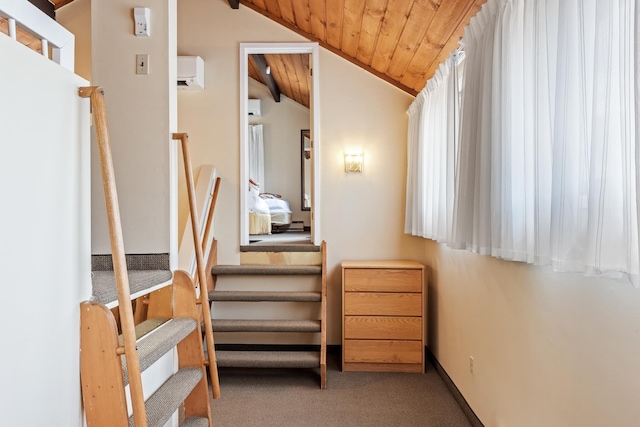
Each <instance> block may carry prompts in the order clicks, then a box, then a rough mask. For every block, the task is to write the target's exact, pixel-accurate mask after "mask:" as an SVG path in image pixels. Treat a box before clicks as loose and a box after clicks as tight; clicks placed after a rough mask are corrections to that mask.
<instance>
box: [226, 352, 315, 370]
mask: <svg viewBox="0 0 640 427" xmlns="http://www.w3.org/2000/svg"><path fill="white" fill-rule="evenodd" d="M216 360H217V365H218V367H222V368H317V367H319V366H320V353H319V352H316V351H216Z"/></svg>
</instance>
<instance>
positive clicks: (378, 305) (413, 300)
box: [344, 292, 422, 316]
mask: <svg viewBox="0 0 640 427" xmlns="http://www.w3.org/2000/svg"><path fill="white" fill-rule="evenodd" d="M344 314H345V316H348V315H352V316H422V294H411V293H406V294H401V293H381V292H379V293H375V292H345V293H344Z"/></svg>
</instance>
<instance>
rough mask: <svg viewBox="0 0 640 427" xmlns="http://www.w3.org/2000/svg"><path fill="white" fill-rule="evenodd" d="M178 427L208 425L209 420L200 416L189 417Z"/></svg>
mask: <svg viewBox="0 0 640 427" xmlns="http://www.w3.org/2000/svg"><path fill="white" fill-rule="evenodd" d="M180 427H209V420H208V419H206V418H202V417H189V418H187V419H186V420H184V422H183V423H182V424H180Z"/></svg>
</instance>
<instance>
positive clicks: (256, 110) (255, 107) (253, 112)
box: [247, 99, 261, 117]
mask: <svg viewBox="0 0 640 427" xmlns="http://www.w3.org/2000/svg"><path fill="white" fill-rule="evenodd" d="M247 112H248V113H249V115H250V116H254V117H260V115H261V110H260V100H259V99H250V100H249V102H248V103H247Z"/></svg>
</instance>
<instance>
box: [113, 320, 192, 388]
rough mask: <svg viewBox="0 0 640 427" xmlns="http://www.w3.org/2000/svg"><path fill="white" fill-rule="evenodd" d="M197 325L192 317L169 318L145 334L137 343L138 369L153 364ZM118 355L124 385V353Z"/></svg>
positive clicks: (125, 380) (125, 362)
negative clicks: (154, 329) (120, 361)
mask: <svg viewBox="0 0 640 427" xmlns="http://www.w3.org/2000/svg"><path fill="white" fill-rule="evenodd" d="M197 325H198V324H197V322H196V320H195V319H192V318H177V319H171V320H169V321H168V322H166V323H165V324H163V325H162V326H161V327H159V328H158V329H157V330H156V331H154V332H153V333H150V334H148V335H145V337H144V338H143V339H141V340H139V341H138V343H137V347H138V358H139V360H140V371H141V372H142V371H144V370H145V369H147V368H148V367H149V366H151V365H153V363H155V362H156V361H157V360H158V359H160V358H161V357H162V356H163V355H164V354H166V353H167V352H168V351H169V350H171V349H172V348H173V347H175V346H176V345H177V344H178V343H179V342H180V341H182V340H183V339H184V338H185V337H186V336H187V335H189V334H190V333H191V332H192V331H194V330H195V329H196V327H197ZM120 357H121V360H122V370H123V373H124V383H125V385H126V384H128V383H129V372H128V369H127V360H126V357H125V356H124V355H122V356H120Z"/></svg>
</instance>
